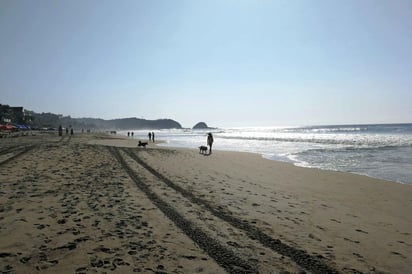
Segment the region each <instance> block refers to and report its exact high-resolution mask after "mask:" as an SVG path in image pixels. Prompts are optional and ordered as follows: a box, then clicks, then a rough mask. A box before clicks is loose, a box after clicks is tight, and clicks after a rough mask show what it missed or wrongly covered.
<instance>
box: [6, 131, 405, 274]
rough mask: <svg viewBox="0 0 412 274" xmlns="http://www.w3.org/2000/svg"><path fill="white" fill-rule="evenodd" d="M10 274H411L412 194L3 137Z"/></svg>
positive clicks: (248, 158)
mask: <svg viewBox="0 0 412 274" xmlns="http://www.w3.org/2000/svg"><path fill="white" fill-rule="evenodd" d="M0 152H1V153H0V182H1V185H0V194H1V195H0V271H2V272H5V273H23V272H26V273H102V272H114V273H116V272H117V273H132V272H139V273H258V272H259V273H281V272H290V273H303V272H309V273H311V272H312V273H327V272H329V273H334V272H335V273H357V272H356V271H358V272H364V273H408V272H409V271H410V269H412V255H411V254H412V235H411V234H410V233H411V231H412V214H410V212H412V187H411V186H409V185H401V184H397V183H393V182H386V181H382V180H377V179H372V178H369V177H365V176H358V175H353V174H347V173H341V172H329V171H320V170H316V169H306V168H299V167H295V166H293V165H290V164H286V163H280V162H274V161H269V160H265V159H263V158H262V157H260V156H259V155H255V154H249V153H235V152H222V151H214V153H213V154H212V155H210V156H204V155H202V154H199V151H198V150H197V149H193V150H191V149H166V148H160V147H156V146H155V145H153V144H152V143H150V144H149V146H148V148H147V149H143V148H137V139H131V138H121V137H117V136H112V135H91V134H90V135H86V134H84V135H74V136H73V137H71V136H63V137H58V136H57V135H50V134H38V135H37V136H24V137H19V138H7V139H0Z"/></svg>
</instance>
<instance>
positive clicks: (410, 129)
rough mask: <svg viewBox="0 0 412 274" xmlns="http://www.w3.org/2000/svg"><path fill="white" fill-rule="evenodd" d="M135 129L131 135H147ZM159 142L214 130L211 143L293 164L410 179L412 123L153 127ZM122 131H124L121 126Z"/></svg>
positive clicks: (196, 139)
mask: <svg viewBox="0 0 412 274" xmlns="http://www.w3.org/2000/svg"><path fill="white" fill-rule="evenodd" d="M148 132H149V131H142V130H136V131H134V138H143V139H144V138H146V139H147V138H148V137H147V135H148ZM154 132H155V137H156V138H157V139H159V140H162V141H164V143H163V144H162V145H163V146H169V147H187V148H196V149H197V147H198V146H200V145H206V139H207V133H208V132H212V133H213V136H214V143H213V149H215V150H229V151H244V152H254V153H259V154H261V155H262V156H263V157H265V158H267V159H271V160H277V161H284V162H290V163H293V164H295V165H297V166H303V167H310V168H320V169H326V170H336V171H344V172H351V173H357V174H363V175H367V176H370V177H375V178H380V179H385V180H390V181H394V182H400V183H406V184H412V124H376V125H333V126H304V127H234V128H225V129H212V130H191V129H173V130H155V131H154ZM122 134H125V135H126V134H127V132H122Z"/></svg>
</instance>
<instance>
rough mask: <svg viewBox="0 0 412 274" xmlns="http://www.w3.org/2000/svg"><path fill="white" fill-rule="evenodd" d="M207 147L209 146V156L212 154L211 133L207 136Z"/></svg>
mask: <svg viewBox="0 0 412 274" xmlns="http://www.w3.org/2000/svg"><path fill="white" fill-rule="evenodd" d="M207 145H208V146H209V154H212V145H213V135H212V133H211V132H209V133H208V134H207Z"/></svg>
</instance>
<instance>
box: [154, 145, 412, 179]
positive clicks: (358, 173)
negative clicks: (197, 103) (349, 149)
mask: <svg viewBox="0 0 412 274" xmlns="http://www.w3.org/2000/svg"><path fill="white" fill-rule="evenodd" d="M158 143H159V144H163V145H160V146H159V148H165V149H188V150H196V148H191V147H179V146H172V145H164V144H166V141H164V140H160V139H159V142H158ZM213 151H221V152H235V153H250V154H255V155H259V156H260V157H262V158H263V159H265V160H268V161H273V162H277V163H284V164H290V165H292V166H294V167H300V168H307V169H315V170H319V171H332V172H342V173H349V174H353V175H358V176H365V177H368V178H371V179H376V180H381V181H386V182H389V183H396V184H401V185H407V186H412V184H411V183H405V182H401V181H395V180H387V179H383V178H378V177H373V176H371V175H369V174H366V173H360V172H349V171H341V170H337V169H326V168H325V169H323V168H320V167H314V166H305V165H299V163H298V162H293V161H292V160H290V161H287V160H285V161H282V160H279V159H271V158H270V157H266V156H265V154H262V153H260V152H248V151H239V150H224V149H213Z"/></svg>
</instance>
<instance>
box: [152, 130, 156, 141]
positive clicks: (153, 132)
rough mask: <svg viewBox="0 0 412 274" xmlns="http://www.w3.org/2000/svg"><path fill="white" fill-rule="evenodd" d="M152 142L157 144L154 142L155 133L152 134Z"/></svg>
mask: <svg viewBox="0 0 412 274" xmlns="http://www.w3.org/2000/svg"><path fill="white" fill-rule="evenodd" d="M152 141H153V143H154V142H155V141H154V132H152Z"/></svg>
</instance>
